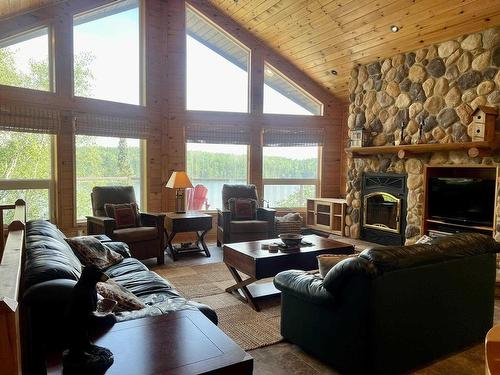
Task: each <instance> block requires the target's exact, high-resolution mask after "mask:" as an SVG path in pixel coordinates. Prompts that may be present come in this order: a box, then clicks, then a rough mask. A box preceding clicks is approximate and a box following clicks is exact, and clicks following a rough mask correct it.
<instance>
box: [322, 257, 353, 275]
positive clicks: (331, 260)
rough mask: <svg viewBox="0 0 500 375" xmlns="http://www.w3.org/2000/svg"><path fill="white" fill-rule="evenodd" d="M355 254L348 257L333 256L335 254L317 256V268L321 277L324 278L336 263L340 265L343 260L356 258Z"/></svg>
mask: <svg viewBox="0 0 500 375" xmlns="http://www.w3.org/2000/svg"><path fill="white" fill-rule="evenodd" d="M357 256H358V255H357V254H349V255H335V254H323V255H318V256H317V257H316V258H317V259H318V268H319V273H320V275H321V277H323V278H324V277H325V276H326V274H327V273H328V271H330V270H331V269H332V268H333V267H334V266H335V265H336V264H337V263H340V262H341V261H343V260H344V259H349V258H354V257H357Z"/></svg>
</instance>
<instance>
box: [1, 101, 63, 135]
mask: <svg viewBox="0 0 500 375" xmlns="http://www.w3.org/2000/svg"><path fill="white" fill-rule="evenodd" d="M60 127H61V114H60V112H59V111H56V110H53V109H48V108H41V107H36V106H25V105H20V104H8V103H2V104H0V130H9V131H20V132H30V133H50V134H56V133H57V132H58V131H59V129H60Z"/></svg>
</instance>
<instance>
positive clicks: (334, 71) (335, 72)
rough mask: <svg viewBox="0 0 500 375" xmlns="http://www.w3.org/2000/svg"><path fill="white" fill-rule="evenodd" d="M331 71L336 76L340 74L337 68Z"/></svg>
mask: <svg viewBox="0 0 500 375" xmlns="http://www.w3.org/2000/svg"><path fill="white" fill-rule="evenodd" d="M330 73H332V74H333V75H334V76H336V75H337V74H338V73H337V71H336V70H335V69H332V70H330Z"/></svg>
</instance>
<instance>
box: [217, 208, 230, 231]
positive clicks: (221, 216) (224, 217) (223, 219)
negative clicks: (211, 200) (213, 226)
mask: <svg viewBox="0 0 500 375" xmlns="http://www.w3.org/2000/svg"><path fill="white" fill-rule="evenodd" d="M230 222H231V211H230V210H221V209H217V226H218V227H221V228H223V229H224V230H226V229H227V230H229V223H230Z"/></svg>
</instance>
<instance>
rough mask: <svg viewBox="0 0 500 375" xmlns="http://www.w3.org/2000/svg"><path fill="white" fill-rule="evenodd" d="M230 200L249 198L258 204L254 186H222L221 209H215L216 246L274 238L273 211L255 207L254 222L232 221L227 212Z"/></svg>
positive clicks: (274, 213)
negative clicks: (255, 215) (255, 216)
mask: <svg viewBox="0 0 500 375" xmlns="http://www.w3.org/2000/svg"><path fill="white" fill-rule="evenodd" d="M231 198H249V199H255V201H257V202H259V200H258V197H257V190H256V188H255V185H227V184H224V185H223V187H222V205H223V209H222V210H221V209H217V246H222V245H223V244H225V243H232V242H244V241H258V240H264V239H267V238H273V237H274V217H275V215H276V211H275V210H273V209H270V208H264V207H257V218H256V220H234V218H232V217H231V211H230V210H229V199H231Z"/></svg>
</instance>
